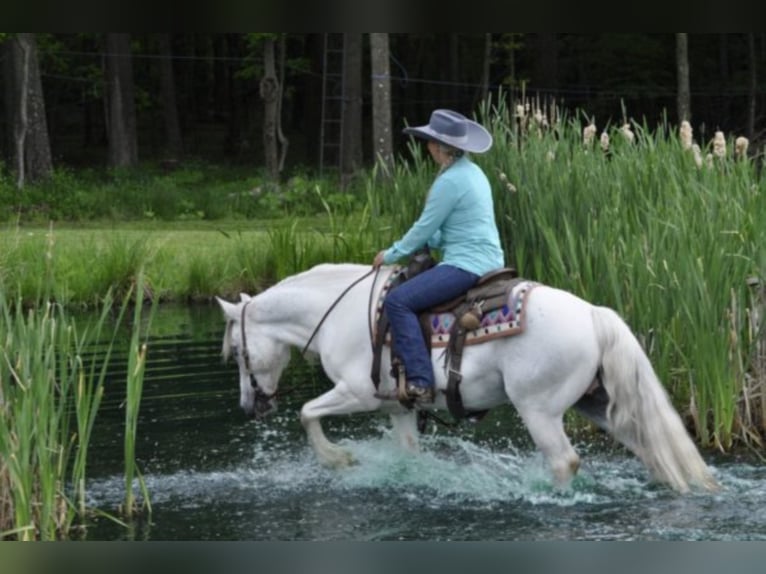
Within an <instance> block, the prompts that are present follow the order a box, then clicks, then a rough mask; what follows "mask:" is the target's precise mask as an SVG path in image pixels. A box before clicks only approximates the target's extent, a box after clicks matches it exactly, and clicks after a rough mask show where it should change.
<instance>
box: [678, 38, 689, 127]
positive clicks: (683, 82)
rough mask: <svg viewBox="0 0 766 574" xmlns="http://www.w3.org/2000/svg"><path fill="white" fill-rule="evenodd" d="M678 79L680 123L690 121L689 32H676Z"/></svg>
mask: <svg viewBox="0 0 766 574" xmlns="http://www.w3.org/2000/svg"><path fill="white" fill-rule="evenodd" d="M676 76H677V77H676V79H677V81H678V94H677V104H678V124H679V125H680V124H681V122H682V121H684V120H686V121H690V120H691V116H692V112H691V109H692V108H691V95H690V91H689V34H688V33H687V32H676Z"/></svg>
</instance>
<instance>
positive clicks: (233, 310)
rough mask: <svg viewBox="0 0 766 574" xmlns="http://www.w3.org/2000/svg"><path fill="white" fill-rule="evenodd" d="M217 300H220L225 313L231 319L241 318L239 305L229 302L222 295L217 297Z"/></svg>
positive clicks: (219, 302)
mask: <svg viewBox="0 0 766 574" xmlns="http://www.w3.org/2000/svg"><path fill="white" fill-rule="evenodd" d="M215 300H216V301H218V304H219V305H220V306H221V310H222V311H223V314H224V315H225V316H226V317H227V318H228V319H230V320H232V321H236V320H237V319H239V313H237V308H238V307H239V305H235V304H234V303H229V302H228V301H224V300H223V299H221V298H220V297H217V296H216V298H215Z"/></svg>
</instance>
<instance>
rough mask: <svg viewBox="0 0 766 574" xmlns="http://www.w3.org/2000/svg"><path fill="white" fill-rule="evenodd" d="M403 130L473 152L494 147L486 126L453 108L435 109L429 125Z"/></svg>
mask: <svg viewBox="0 0 766 574" xmlns="http://www.w3.org/2000/svg"><path fill="white" fill-rule="evenodd" d="M403 131H404V133H405V134H409V135H413V136H418V137H422V138H425V139H428V140H435V141H438V142H441V143H444V144H447V145H449V146H452V147H454V148H457V149H461V150H463V151H468V152H471V153H484V152H485V151H487V150H488V149H489V148H491V147H492V135H491V134H490V133H489V132H488V131H487V130H486V129H485V128H484V126H482V125H481V124H477V123H476V122H474V121H471V120H469V119H468V118H467V117H465V116H464V115H462V114H459V113H457V112H453V111H452V110H434V111H433V112H432V113H431V120H430V121H429V122H428V124H427V125H425V126H414V127H408V128H404V130H403Z"/></svg>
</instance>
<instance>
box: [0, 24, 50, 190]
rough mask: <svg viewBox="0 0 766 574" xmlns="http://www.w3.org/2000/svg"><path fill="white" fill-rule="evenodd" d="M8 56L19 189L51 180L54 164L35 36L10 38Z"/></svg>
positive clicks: (25, 34) (9, 103)
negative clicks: (42, 180)
mask: <svg viewBox="0 0 766 574" xmlns="http://www.w3.org/2000/svg"><path fill="white" fill-rule="evenodd" d="M8 55H9V57H8V63H7V68H6V72H7V84H8V91H7V92H6V93H7V95H8V99H7V105H8V111H9V113H8V118H9V131H10V132H11V133H12V134H13V136H12V137H13V146H12V150H13V152H12V156H13V165H14V166H15V169H16V185H17V186H18V187H19V189H21V188H23V187H24V185H25V183H26V182H28V181H29V182H33V181H38V180H40V179H44V178H46V177H48V176H50V174H51V173H52V171H53V161H52V159H51V148H50V142H49V139H48V126H47V122H46V118H45V99H44V97H43V90H42V85H41V83H40V68H39V64H38V59H37V42H36V40H35V36H34V34H28V33H22V34H17V35H15V36H14V37H12V38H11V39H10V40H9V42H8Z"/></svg>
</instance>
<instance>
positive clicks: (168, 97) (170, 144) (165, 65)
mask: <svg viewBox="0 0 766 574" xmlns="http://www.w3.org/2000/svg"><path fill="white" fill-rule="evenodd" d="M159 50H160V95H161V98H162V115H163V117H164V119H165V145H166V148H167V153H168V155H169V156H170V157H171V158H175V159H178V158H179V157H180V156H181V153H182V150H183V145H182V140H181V127H180V125H179V123H178V107H177V103H176V82H175V78H174V76H173V51H172V49H171V44H170V34H160V36H159Z"/></svg>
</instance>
